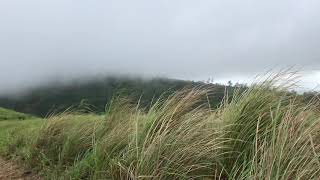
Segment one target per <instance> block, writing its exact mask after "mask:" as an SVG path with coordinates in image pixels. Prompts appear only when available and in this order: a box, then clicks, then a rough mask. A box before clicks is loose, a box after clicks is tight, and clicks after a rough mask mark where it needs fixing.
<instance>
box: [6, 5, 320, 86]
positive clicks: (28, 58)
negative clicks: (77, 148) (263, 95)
mask: <svg viewBox="0 0 320 180" xmlns="http://www.w3.org/2000/svg"><path fill="white" fill-rule="evenodd" d="M292 65H295V66H298V67H302V68H303V70H304V73H305V74H306V76H305V78H304V79H303V85H304V86H305V87H308V88H314V87H315V86H316V85H317V84H318V83H320V71H319V70H320V1H319V0H305V1H301V0H265V1H263V0H261V1H257V0H251V1H250V0H241V1H239V0H233V1H232V0H159V1H152V0H27V1H26V0H1V1H0V68H1V70H0V83H1V85H0V92H1V91H8V90H13V89H21V88H24V87H28V86H30V85H38V84H39V83H41V82H44V81H48V80H51V79H52V78H58V79H60V78H63V79H69V78H73V77H77V76H88V75H95V74H105V73H111V74H114V73H116V74H119V73H120V74H138V75H143V76H147V77H149V76H166V77H170V78H180V79H194V80H206V79H208V77H213V78H214V79H215V80H217V81H224V80H227V79H232V80H233V81H237V80H239V81H241V80H245V79H248V78H250V77H252V76H253V75H256V74H259V73H263V72H265V71H267V70H269V69H270V68H285V67H287V66H292Z"/></svg>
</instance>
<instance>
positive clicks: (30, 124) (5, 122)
mask: <svg viewBox="0 0 320 180" xmlns="http://www.w3.org/2000/svg"><path fill="white" fill-rule="evenodd" d="M41 122H42V120H41V119H39V118H36V117H33V116H31V115H27V114H23V113H19V112H15V111H13V110H9V109H5V108H0V155H3V154H4V153H7V154H9V153H10V152H11V150H10V148H11V146H10V145H9V144H14V145H13V146H12V148H16V147H18V146H19V144H16V143H18V141H19V139H21V138H24V137H27V136H28V137H29V136H30V137H31V136H32V134H34V133H35V130H37V129H39V127H40V124H41ZM15 142H16V143H15Z"/></svg>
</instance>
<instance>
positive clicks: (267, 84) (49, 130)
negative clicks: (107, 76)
mask: <svg viewBox="0 0 320 180" xmlns="http://www.w3.org/2000/svg"><path fill="white" fill-rule="evenodd" d="M281 77H282V76H280V77H276V78H271V79H268V80H267V81H264V82H261V83H258V84H254V85H252V86H251V87H250V88H248V89H246V90H244V91H243V90H241V91H240V90H239V91H237V92H235V93H234V94H233V97H232V98H231V99H228V97H226V98H225V100H224V101H223V102H221V106H220V107H219V108H217V109H212V108H211V107H210V105H209V104H210V103H209V102H208V98H207V95H208V94H210V93H211V92H212V91H214V90H208V89H204V88H201V87H198V88H193V89H185V90H182V91H179V92H177V93H175V94H173V95H171V96H169V97H167V98H160V99H159V100H158V101H156V102H154V103H153V104H152V106H151V108H150V109H149V110H148V111H147V112H146V111H145V110H141V109H140V107H139V103H132V102H130V100H128V99H126V98H115V99H114V100H113V101H112V103H111V104H110V105H109V106H108V107H107V109H106V115H105V116H97V115H84V114H81V113H63V114H60V115H58V116H53V117H51V118H49V119H48V120H46V123H45V124H44V125H43V126H42V127H41V128H40V130H39V133H38V135H37V137H36V138H35V139H34V140H33V141H32V143H28V144H27V147H26V148H27V149H28V152H30V154H29V155H28V157H27V158H25V161H26V162H28V164H29V165H30V166H31V167H35V168H37V169H38V170H41V172H45V174H47V175H49V176H48V178H63V177H64V178H73V179H316V178H318V177H320V171H319V169H320V161H319V153H320V140H319V139H320V137H319V136H320V116H319V115H320V114H319V112H318V110H317V109H316V106H314V105H313V104H312V103H310V104H307V105H306V104H303V103H302V102H300V100H299V98H297V97H296V96H294V95H291V94H290V93H288V91H287V89H286V88H284V87H285V86H286V85H287V84H288V81H284V82H285V83H286V84H281V83H279V82H281V81H280V80H282V79H281Z"/></svg>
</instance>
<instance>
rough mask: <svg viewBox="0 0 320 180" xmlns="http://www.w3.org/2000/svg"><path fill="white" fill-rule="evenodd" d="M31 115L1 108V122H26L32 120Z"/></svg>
mask: <svg viewBox="0 0 320 180" xmlns="http://www.w3.org/2000/svg"><path fill="white" fill-rule="evenodd" d="M31 117H32V116H31V115H27V114H23V113H19V112H16V111H13V110H9V109H5V108H1V107H0V121H4V120H24V119H28V118H31Z"/></svg>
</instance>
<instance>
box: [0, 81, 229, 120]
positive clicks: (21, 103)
mask: <svg viewBox="0 0 320 180" xmlns="http://www.w3.org/2000/svg"><path fill="white" fill-rule="evenodd" d="M195 86H208V87H209V86H210V87H211V88H215V89H216V90H215V93H214V95H212V99H213V101H214V105H217V104H218V103H219V102H220V101H221V100H222V98H223V96H224V93H225V88H226V87H225V86H224V85H220V84H211V83H204V82H194V81H185V80H177V79H168V78H153V79H144V78H139V77H123V76H122V77H117V76H107V77H100V78H98V77H96V78H89V79H86V80H84V79H82V80H73V81H69V82H58V81H57V82H51V83H47V84H46V85H42V86H38V87H34V88H31V89H29V90H26V91H25V92H20V94H16V95H12V94H11V95H2V96H0V106H1V107H5V108H9V109H14V110H16V111H19V112H24V113H29V114H34V115H38V116H42V117H44V116H46V115H48V114H49V113H53V112H60V111H63V110H65V109H67V108H69V107H71V106H81V105H84V104H85V105H89V107H90V109H91V110H92V111H94V112H97V113H101V112H104V110H105V106H106V104H108V103H109V102H110V100H111V99H112V98H113V97H114V96H116V95H121V96H128V97H130V98H131V99H132V101H133V102H138V100H140V105H141V106H144V107H148V105H150V103H152V101H154V100H156V99H157V98H159V97H160V96H161V95H162V94H166V95H168V94H170V93H172V92H174V91H177V90H180V89H183V88H186V87H195ZM227 88H229V89H230V90H231V89H233V87H231V86H228V87H227Z"/></svg>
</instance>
